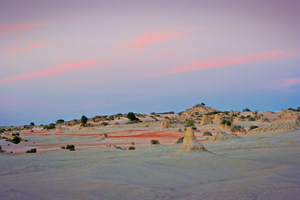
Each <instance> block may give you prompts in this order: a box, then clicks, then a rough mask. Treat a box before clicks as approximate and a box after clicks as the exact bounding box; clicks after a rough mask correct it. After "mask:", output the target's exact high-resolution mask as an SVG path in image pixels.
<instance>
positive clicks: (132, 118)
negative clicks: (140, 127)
mask: <svg viewBox="0 0 300 200" xmlns="http://www.w3.org/2000/svg"><path fill="white" fill-rule="evenodd" d="M126 117H127V118H128V119H129V120H130V121H138V120H139V119H138V118H137V117H136V116H135V114H134V113H133V112H129V113H128V114H127V116H126Z"/></svg>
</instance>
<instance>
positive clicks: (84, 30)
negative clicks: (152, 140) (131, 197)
mask: <svg viewBox="0 0 300 200" xmlns="http://www.w3.org/2000/svg"><path fill="white" fill-rule="evenodd" d="M299 8H300V2H299V1H296V0H288V1H284V0H281V1H280V0H276V1H271V0H263V1H257V0H254V1H251V2H250V1H237V0H229V1H226V2H225V1H220V0H214V1H208V0H206V1H205V0H199V1H188V2H187V1H176V0H175V1H169V0H166V1H126V2H125V1H113V2H112V1H83V0H77V1H70V0H66V1H58V0H53V1H37V0H28V1H26V2H25V1H17V0H11V1H4V0H0V43H1V46H0V68H1V74H0V93H1V96H0V125H24V124H29V123H30V122H31V121H33V122H35V123H36V124H47V123H51V122H54V121H55V120H57V119H59V118H63V119H65V120H71V119H74V118H80V117H81V116H82V115H83V114H84V115H86V116H88V117H92V116H95V115H104V114H115V113H119V112H121V113H127V112H129V111H133V112H138V113H150V112H163V111H175V112H180V111H183V110H185V109H187V108H189V107H191V106H193V105H195V104H197V103H201V102H205V103H206V104H207V105H208V106H212V107H215V108H217V109H220V110H230V109H233V110H242V109H243V108H246V107H248V108H250V109H252V110H280V109H283V108H289V107H292V108H296V107H299V106H300V105H299V99H300V95H299V94H300V93H299V91H300V68H299V64H300V41H299V37H298V36H299V35H300V27H299V22H298V19H299V18H300V13H299V12H298V10H299Z"/></svg>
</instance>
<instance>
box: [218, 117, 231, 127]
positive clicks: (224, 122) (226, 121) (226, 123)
mask: <svg viewBox="0 0 300 200" xmlns="http://www.w3.org/2000/svg"><path fill="white" fill-rule="evenodd" d="M220 124H221V125H227V126H231V121H229V120H227V119H225V118H224V119H222V121H221V123H220Z"/></svg>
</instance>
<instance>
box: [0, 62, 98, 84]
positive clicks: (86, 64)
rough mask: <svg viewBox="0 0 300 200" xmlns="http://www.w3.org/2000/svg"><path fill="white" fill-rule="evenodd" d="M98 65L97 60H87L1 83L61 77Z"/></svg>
mask: <svg viewBox="0 0 300 200" xmlns="http://www.w3.org/2000/svg"><path fill="white" fill-rule="evenodd" d="M97 63H98V61H96V60H86V61H83V62H72V63H69V64H67V65H62V66H58V67H53V68H50V69H44V70H40V71H35V72H27V73H23V74H20V75H16V76H12V77H8V78H5V79H2V80H0V83H8V82H13V81H19V80H25V79H33V78H41V77H47V76H55V75H60V74H63V73H66V72H71V71H74V70H80V69H82V68H86V67H90V66H93V65H95V64H97Z"/></svg>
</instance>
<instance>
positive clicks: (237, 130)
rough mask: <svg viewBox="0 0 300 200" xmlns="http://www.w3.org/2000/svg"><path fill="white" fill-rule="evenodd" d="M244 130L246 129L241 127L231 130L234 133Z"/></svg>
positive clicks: (237, 126)
mask: <svg viewBox="0 0 300 200" xmlns="http://www.w3.org/2000/svg"><path fill="white" fill-rule="evenodd" d="M243 130H244V127H241V126H240V125H235V126H233V127H232V128H231V131H232V132H242V131H243Z"/></svg>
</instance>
